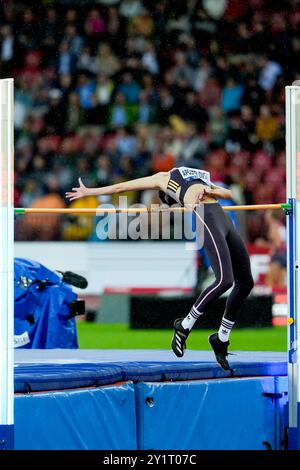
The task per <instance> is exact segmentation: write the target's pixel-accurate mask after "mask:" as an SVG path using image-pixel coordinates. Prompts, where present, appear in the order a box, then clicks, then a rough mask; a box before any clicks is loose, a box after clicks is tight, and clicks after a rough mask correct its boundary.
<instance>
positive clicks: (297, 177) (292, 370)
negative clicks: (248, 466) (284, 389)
mask: <svg viewBox="0 0 300 470" xmlns="http://www.w3.org/2000/svg"><path fill="white" fill-rule="evenodd" d="M286 178H287V182H286V187H287V199H288V202H290V203H291V205H292V212H291V213H290V215H289V216H288V223H287V228H288V267H287V280H288V282H287V287H288V308H289V311H288V314H289V327H288V376H289V377H288V381H289V433H288V440H289V448H290V449H300V349H299V340H300V86H287V87H286Z"/></svg>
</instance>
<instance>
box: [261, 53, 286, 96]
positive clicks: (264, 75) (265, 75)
mask: <svg viewBox="0 0 300 470" xmlns="http://www.w3.org/2000/svg"><path fill="white" fill-rule="evenodd" d="M259 63H260V66H261V68H262V69H261V72H260V75H259V79H258V83H259V86H260V87H261V88H262V89H263V90H264V91H270V90H272V88H273V87H274V85H275V82H276V79H277V77H278V75H280V74H281V72H282V68H281V66H280V65H279V64H278V63H277V62H275V61H272V60H269V59H268V58H267V57H265V56H263V57H262V58H261V59H260V62H259Z"/></svg>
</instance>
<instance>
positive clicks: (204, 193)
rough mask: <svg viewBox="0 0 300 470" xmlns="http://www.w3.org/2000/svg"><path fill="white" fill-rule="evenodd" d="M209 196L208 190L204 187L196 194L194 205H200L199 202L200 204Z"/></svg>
mask: <svg viewBox="0 0 300 470" xmlns="http://www.w3.org/2000/svg"><path fill="white" fill-rule="evenodd" d="M210 194H211V189H210V188H206V187H203V188H201V189H200V191H199V192H198V194H197V197H196V203H197V204H200V202H202V201H203V200H204V199H205V196H209V195H210Z"/></svg>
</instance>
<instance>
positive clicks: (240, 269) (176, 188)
mask: <svg viewBox="0 0 300 470" xmlns="http://www.w3.org/2000/svg"><path fill="white" fill-rule="evenodd" d="M193 184H203V185H207V186H210V187H211V186H213V185H212V183H211V181H210V174H209V173H208V172H207V171H204V170H197V169H194V168H187V167H179V168H174V169H172V170H171V171H170V179H169V182H168V187H167V192H166V193H164V192H160V198H161V200H162V201H163V202H165V203H167V204H168V205H171V204H173V203H176V202H177V203H179V204H181V205H183V204H184V195H185V194H186V192H187V190H188V189H189V187H190V186H191V185H193ZM203 209H204V210H203ZM194 213H195V215H196V217H197V218H198V220H199V221H200V226H201V227H204V245H203V247H204V249H205V250H206V253H207V255H208V257H209V260H210V263H211V267H212V269H213V272H214V274H215V281H214V282H213V283H212V284H211V285H210V286H209V287H207V288H206V289H205V290H204V291H203V292H201V294H200V296H199V297H198V299H197V300H196V302H195V304H194V305H193V308H192V310H191V312H190V314H191V315H192V316H194V318H198V317H199V316H200V314H201V313H203V312H205V309H206V308H207V307H208V305H209V304H211V303H213V302H214V300H216V299H217V298H218V297H219V296H220V295H222V294H223V293H224V292H226V291H227V290H228V289H229V288H230V287H232V286H233V289H232V290H231V292H230V294H229V296H228V298H227V302H226V308H225V313H224V317H225V319H228V320H230V321H231V322H235V321H236V318H237V315H238V313H239V310H240V308H241V305H242V303H243V301H244V300H245V298H246V297H247V296H248V295H249V293H250V291H251V289H252V287H253V279H252V274H251V268H250V259H249V255H248V252H247V250H246V247H245V245H244V242H243V240H242V239H241V237H240V235H239V233H238V232H237V230H236V229H235V227H234V225H233V223H232V221H231V219H230V217H229V215H228V214H227V213H226V212H224V210H223V209H222V207H221V206H220V204H219V203H217V202H216V203H203V205H202V210H197V209H195V210H194Z"/></svg>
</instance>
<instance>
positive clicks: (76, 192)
mask: <svg viewBox="0 0 300 470" xmlns="http://www.w3.org/2000/svg"><path fill="white" fill-rule="evenodd" d="M78 181H79V187H78V188H72V192H67V193H66V198H67V199H69V200H70V201H74V200H75V199H80V198H81V197H86V196H89V188H87V187H86V186H85V185H84V184H83V182H82V181H81V178H78Z"/></svg>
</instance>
